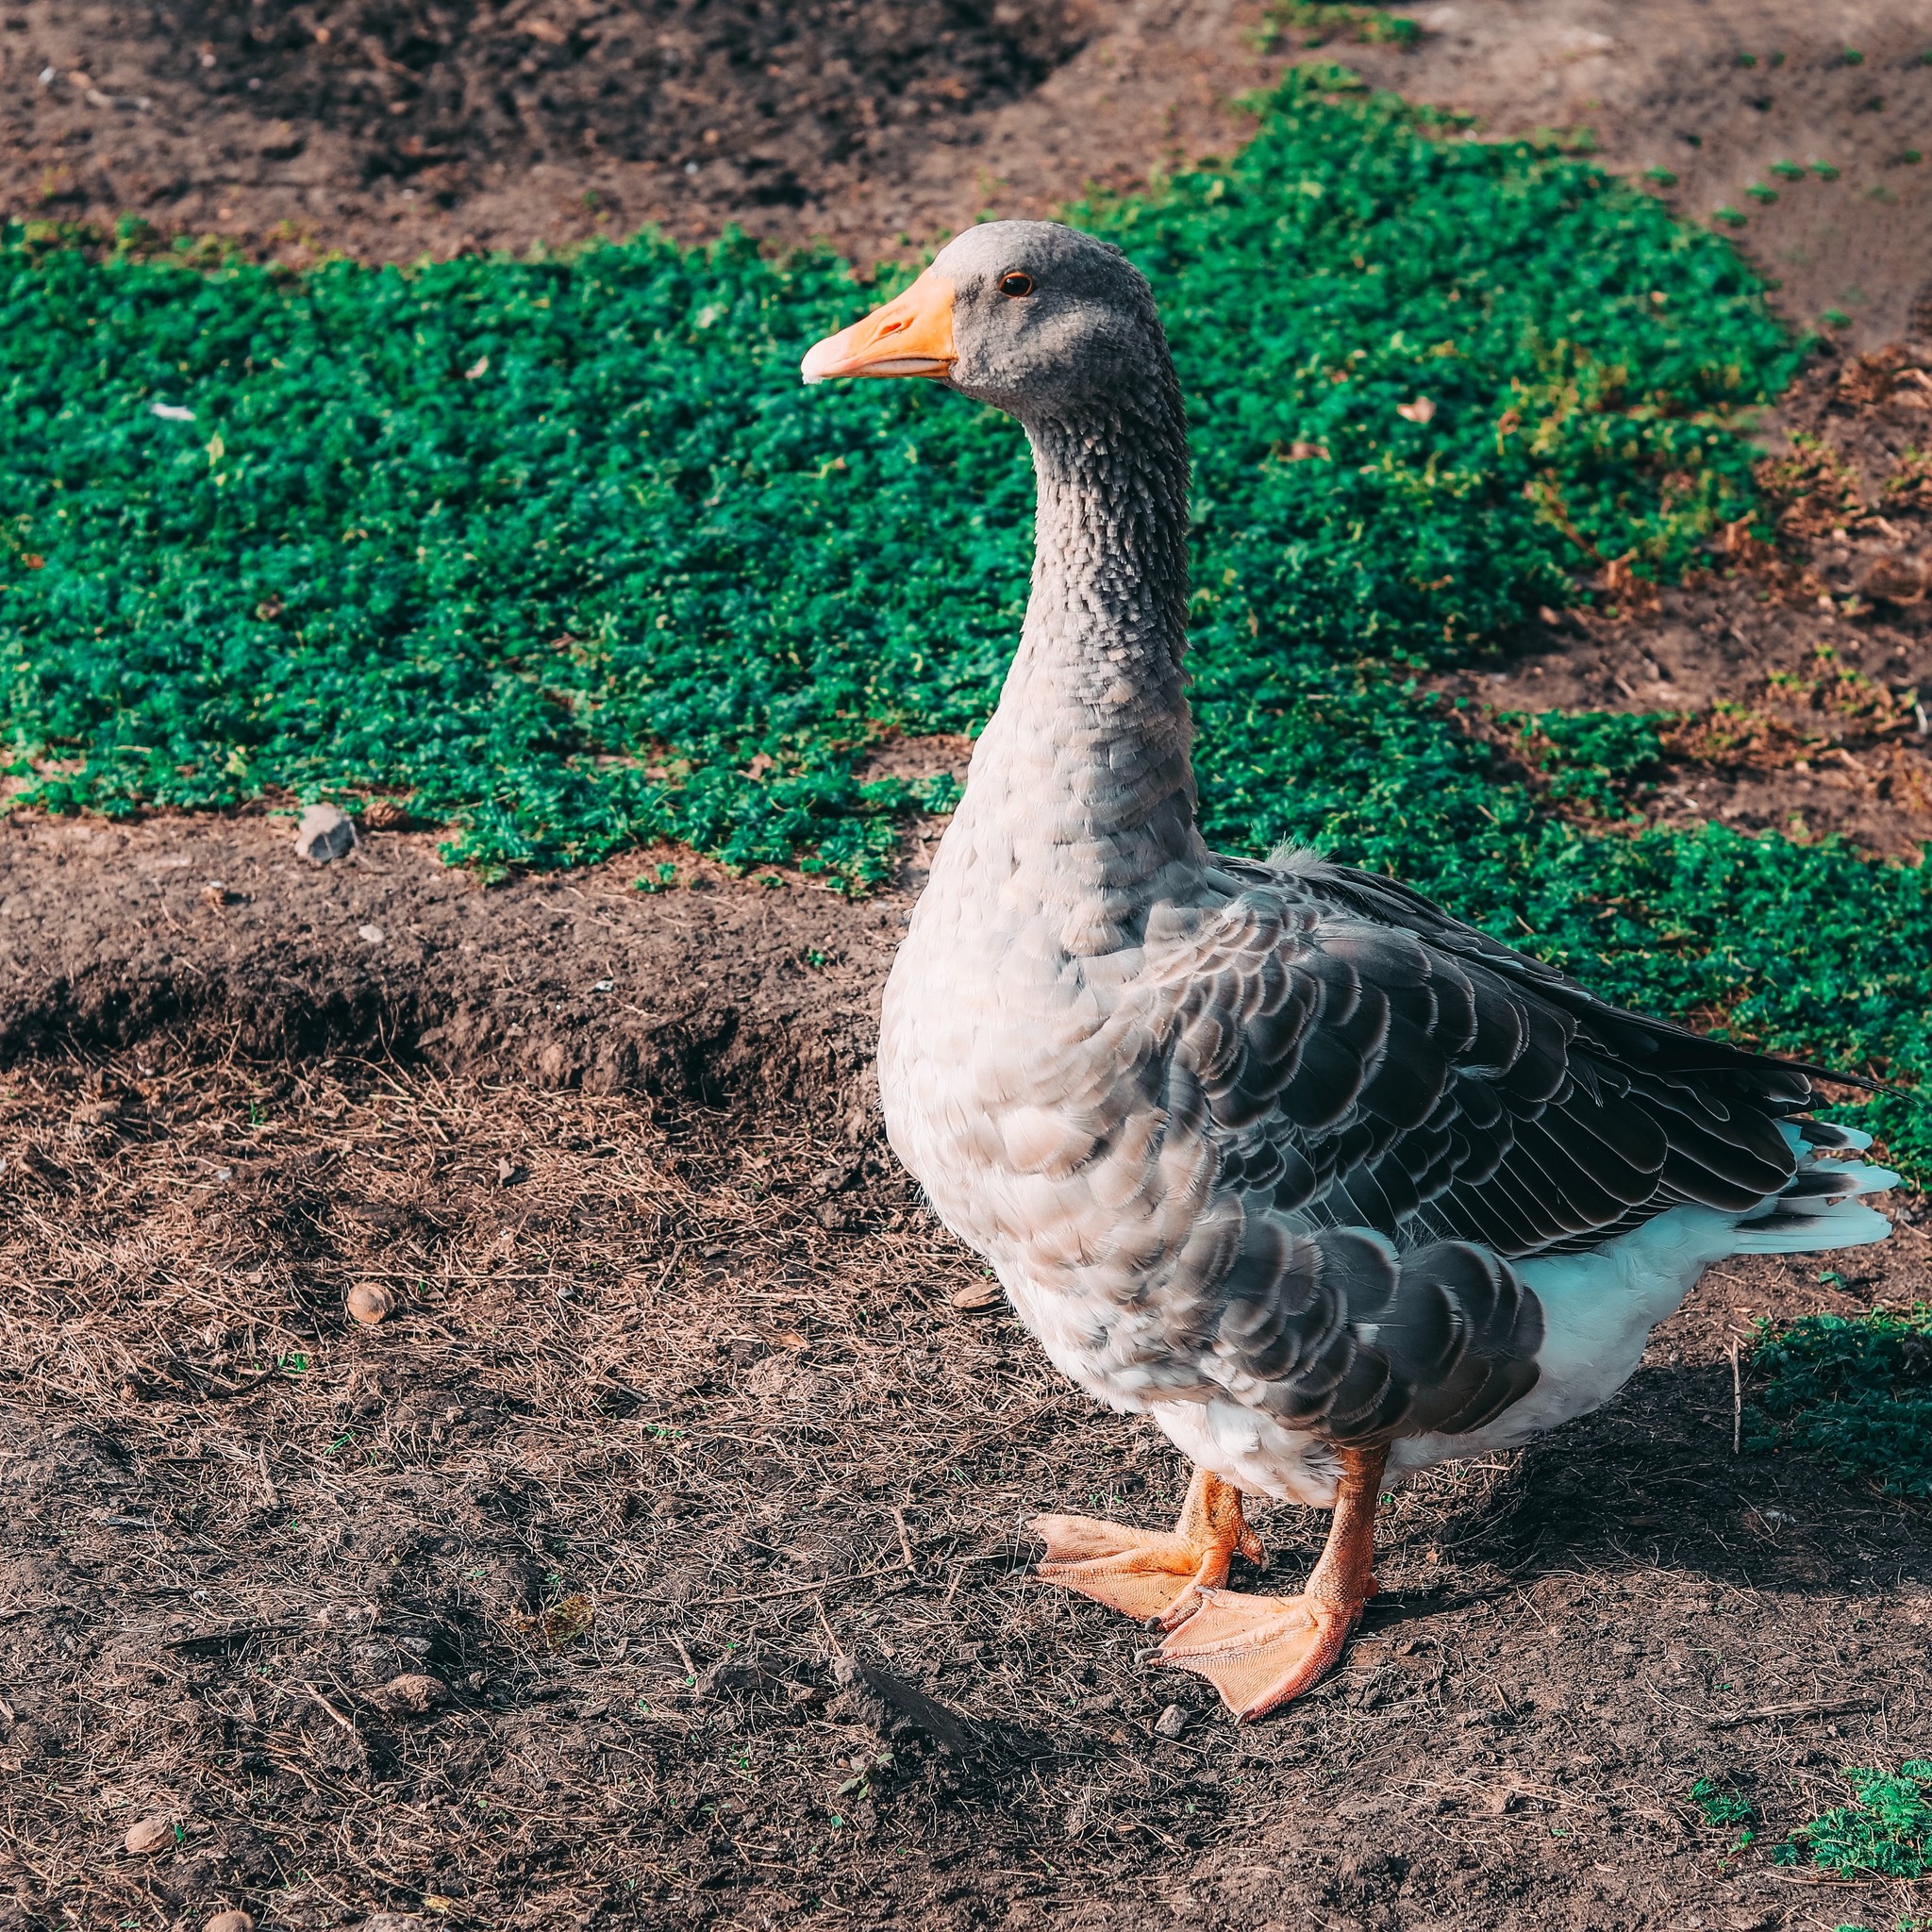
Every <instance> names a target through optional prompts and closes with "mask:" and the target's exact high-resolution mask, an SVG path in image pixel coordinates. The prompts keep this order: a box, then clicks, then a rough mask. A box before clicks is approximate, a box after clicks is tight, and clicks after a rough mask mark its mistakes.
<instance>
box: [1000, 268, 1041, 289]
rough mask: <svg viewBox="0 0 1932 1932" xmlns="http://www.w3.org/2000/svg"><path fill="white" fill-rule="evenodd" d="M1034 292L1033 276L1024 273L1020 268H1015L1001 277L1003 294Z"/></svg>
mask: <svg viewBox="0 0 1932 1932" xmlns="http://www.w3.org/2000/svg"><path fill="white" fill-rule="evenodd" d="M1032 292H1033V277H1032V276H1031V275H1022V274H1021V272H1020V271H1019V270H1018V269H1013V270H1012V271H1010V272H1009V273H1008V274H1007V275H1002V276H1001V277H1000V293H1001V294H1002V295H1030V294H1032Z"/></svg>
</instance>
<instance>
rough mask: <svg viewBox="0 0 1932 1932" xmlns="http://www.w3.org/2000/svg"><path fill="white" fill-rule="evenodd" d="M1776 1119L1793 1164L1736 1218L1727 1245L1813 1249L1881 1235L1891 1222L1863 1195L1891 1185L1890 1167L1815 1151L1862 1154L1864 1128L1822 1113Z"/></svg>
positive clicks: (1867, 1142)
mask: <svg viewBox="0 0 1932 1932" xmlns="http://www.w3.org/2000/svg"><path fill="white" fill-rule="evenodd" d="M1779 1127H1780V1129H1781V1131H1782V1132H1783V1134H1784V1137H1785V1139H1786V1141H1788V1142H1789V1143H1790V1149H1791V1152H1792V1153H1793V1154H1794V1155H1795V1156H1796V1157H1797V1159H1798V1170H1797V1172H1796V1173H1795V1174H1792V1176H1791V1177H1790V1181H1788V1182H1787V1183H1786V1185H1785V1186H1784V1188H1783V1189H1782V1190H1781V1191H1779V1192H1777V1193H1775V1194H1774V1195H1772V1196H1771V1198H1770V1199H1769V1200H1768V1201H1765V1202H1763V1203H1762V1204H1761V1205H1760V1206H1758V1207H1757V1208H1753V1209H1752V1210H1751V1212H1750V1213H1748V1214H1746V1215H1744V1216H1743V1217H1742V1218H1741V1219H1740V1221H1739V1222H1738V1224H1737V1234H1736V1237H1735V1240H1734V1242H1733V1245H1732V1249H1731V1252H1732V1253H1733V1254H1736V1255H1816V1254H1824V1253H1825V1252H1827V1251H1828V1250H1830V1249H1832V1248H1862V1247H1866V1246H1868V1245H1870V1244H1871V1243H1872V1242H1874V1241H1883V1240H1884V1239H1885V1238H1886V1236H1887V1235H1889V1234H1890V1232H1891V1223H1890V1221H1889V1220H1887V1218H1886V1217H1885V1216H1884V1215H1883V1214H1882V1213H1880V1212H1879V1210H1878V1209H1877V1208H1874V1207H1871V1206H1869V1205H1868V1202H1869V1197H1870V1196H1872V1195H1874V1194H1883V1193H1885V1192H1887V1191H1889V1190H1890V1189H1891V1188H1893V1187H1895V1186H1896V1185H1897V1183H1898V1175H1897V1174H1894V1173H1893V1172H1892V1171H1891V1169H1890V1168H1889V1167H1876V1166H1874V1165H1873V1163H1872V1162H1870V1161H1867V1160H1859V1159H1857V1158H1852V1159H1826V1158H1820V1157H1821V1156H1826V1155H1847V1154H1848V1155H1852V1156H1857V1155H1859V1154H1862V1153H1863V1152H1864V1151H1865V1149H1866V1148H1868V1147H1869V1146H1871V1144H1872V1136H1871V1135H1870V1134H1864V1133H1860V1132H1859V1131H1858V1130H1857V1128H1856V1127H1841V1126H1838V1125H1836V1124H1833V1123H1832V1122H1829V1121H1809V1120H1807V1121H1785V1122H1780V1123H1779Z"/></svg>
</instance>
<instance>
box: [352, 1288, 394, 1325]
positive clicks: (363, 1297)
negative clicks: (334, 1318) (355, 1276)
mask: <svg viewBox="0 0 1932 1932" xmlns="http://www.w3.org/2000/svg"><path fill="white" fill-rule="evenodd" d="M395 1308H396V1298H395V1295H394V1293H393V1292H392V1291H391V1290H390V1289H387V1288H385V1287H384V1286H383V1284H382V1283H381V1282H379V1281H358V1283H357V1284H356V1286H355V1287H354V1288H352V1289H351V1290H350V1291H349V1313H350V1314H351V1315H353V1316H354V1317H355V1318H356V1320H357V1321H358V1322H359V1323H361V1324H362V1325H363V1327H365V1328H374V1327H375V1324H377V1323H378V1322H381V1321H384V1320H386V1319H387V1318H388V1317H389V1316H391V1315H392V1314H394V1313H395Z"/></svg>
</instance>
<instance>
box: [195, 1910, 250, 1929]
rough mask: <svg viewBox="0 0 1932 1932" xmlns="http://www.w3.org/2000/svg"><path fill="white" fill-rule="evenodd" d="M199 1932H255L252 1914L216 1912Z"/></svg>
mask: <svg viewBox="0 0 1932 1932" xmlns="http://www.w3.org/2000/svg"><path fill="white" fill-rule="evenodd" d="M201 1932H255V1914H254V1913H253V1912H217V1913H216V1914H215V1915H214V1917H213V1918H212V1919H210V1920H209V1921H208V1924H206V1925H204V1926H203V1927H202V1928H201Z"/></svg>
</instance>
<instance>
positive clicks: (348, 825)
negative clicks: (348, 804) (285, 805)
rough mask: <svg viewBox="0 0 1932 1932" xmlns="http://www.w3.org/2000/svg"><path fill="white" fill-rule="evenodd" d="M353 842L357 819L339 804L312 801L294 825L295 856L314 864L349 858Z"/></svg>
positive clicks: (324, 863) (354, 844) (354, 841)
mask: <svg viewBox="0 0 1932 1932" xmlns="http://www.w3.org/2000/svg"><path fill="white" fill-rule="evenodd" d="M356 845H357V839H356V822H355V820H354V819H352V818H351V817H350V816H349V815H348V813H347V812H345V811H343V810H342V809H341V807H340V806H334V805H311V806H310V807H309V808H308V809H307V810H306V811H305V812H304V813H303V814H302V823H301V824H299V825H297V826H296V827H295V856H296V858H307V859H311V860H313V862H314V863H315V864H317V865H326V864H328V862H329V861H330V860H331V859H334V858H348V856H349V854H350V853H352V852H353V851H355V849H356Z"/></svg>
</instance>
